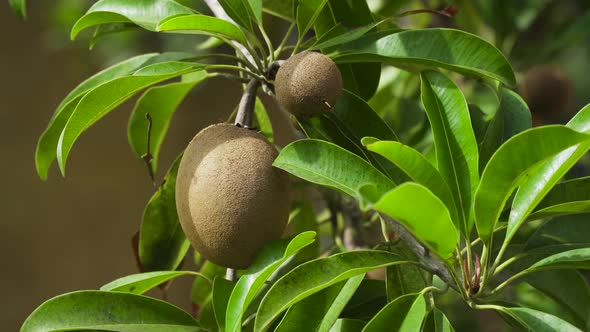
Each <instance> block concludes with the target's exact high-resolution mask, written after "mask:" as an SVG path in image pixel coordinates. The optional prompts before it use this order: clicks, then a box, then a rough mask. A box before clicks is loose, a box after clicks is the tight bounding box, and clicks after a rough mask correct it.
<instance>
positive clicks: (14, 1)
mask: <svg viewBox="0 0 590 332" xmlns="http://www.w3.org/2000/svg"><path fill="white" fill-rule="evenodd" d="M8 3H9V4H10V7H11V8H12V10H14V12H15V13H17V14H18V15H19V16H20V17H22V18H27V2H26V1H25V0H9V1H8Z"/></svg>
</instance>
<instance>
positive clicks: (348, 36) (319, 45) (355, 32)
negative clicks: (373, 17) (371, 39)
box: [311, 21, 383, 50]
mask: <svg viewBox="0 0 590 332" xmlns="http://www.w3.org/2000/svg"><path fill="white" fill-rule="evenodd" d="M382 22H383V21H379V22H374V23H371V24H368V25H365V26H362V27H359V28H355V29H352V30H350V31H347V32H344V33H342V34H339V35H337V36H335V37H333V38H329V39H325V40H322V39H319V40H318V41H317V42H316V43H315V44H313V45H312V47H311V49H315V50H320V49H324V48H330V47H334V46H339V45H342V44H345V43H349V42H351V41H354V40H357V39H359V38H360V37H362V36H364V35H365V34H367V33H368V32H369V31H371V30H373V29H374V28H375V27H377V26H378V25H379V24H381V23H382Z"/></svg>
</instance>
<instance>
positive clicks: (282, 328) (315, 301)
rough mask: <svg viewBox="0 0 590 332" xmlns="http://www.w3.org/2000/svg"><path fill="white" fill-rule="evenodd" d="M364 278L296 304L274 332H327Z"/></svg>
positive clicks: (352, 280) (354, 278) (353, 278)
mask: <svg viewBox="0 0 590 332" xmlns="http://www.w3.org/2000/svg"><path fill="white" fill-rule="evenodd" d="M364 277H365V274H364V273H363V274H359V275H357V276H354V277H352V278H350V279H348V280H347V281H342V282H340V283H338V284H336V285H333V286H330V287H328V288H326V289H324V290H322V291H320V292H317V293H315V294H313V295H311V296H309V297H307V298H306V299H304V300H302V301H300V302H297V303H296V304H295V305H293V306H292V307H291V308H289V310H288V311H287V313H286V314H285V316H284V317H283V319H282V320H281V323H280V324H279V325H278V326H277V328H276V329H275V332H287V331H294V332H297V331H317V332H328V331H329V330H330V327H332V325H334V323H335V322H336V320H337V319H338V316H339V315H340V313H341V312H342V310H343V309H344V307H345V306H346V303H347V302H348V300H350V298H351V297H352V295H353V294H354V292H355V291H356V290H357V288H358V286H359V285H360V283H361V281H362V280H363V278H364Z"/></svg>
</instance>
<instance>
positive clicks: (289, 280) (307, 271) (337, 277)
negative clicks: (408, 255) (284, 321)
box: [254, 250, 405, 331]
mask: <svg viewBox="0 0 590 332" xmlns="http://www.w3.org/2000/svg"><path fill="white" fill-rule="evenodd" d="M402 263H405V262H404V261H399V260H398V256H397V255H394V254H392V253H389V252H386V251H377V250H359V251H352V252H345V253H341V254H336V255H333V256H330V257H327V258H321V259H317V260H314V261H310V262H307V263H304V264H302V265H299V266H298V267H296V268H294V269H293V270H291V271H290V272H289V273H287V274H286V275H284V276H283V277H282V278H280V279H279V280H278V281H277V282H276V283H275V284H274V285H273V286H272V287H271V288H270V290H269V291H268V293H267V294H266V296H265V297H264V298H263V300H262V302H261V303H260V307H259V308H258V312H257V315H256V323H255V326H254V331H263V330H266V329H267V328H268V327H269V326H270V324H271V323H272V321H273V320H274V319H276V318H277V317H278V315H280V314H281V313H282V312H283V311H285V310H286V309H287V308H289V307H290V306H292V305H293V304H295V303H297V302H299V301H301V300H303V299H305V298H306V297H308V296H310V295H312V294H314V293H316V292H319V291H321V290H322V289H325V288H327V287H329V286H331V285H334V284H337V283H338V282H340V281H343V280H346V279H348V278H351V277H353V276H355V275H358V274H361V273H365V272H367V271H370V270H374V269H377V268H380V267H385V266H389V265H394V264H402Z"/></svg>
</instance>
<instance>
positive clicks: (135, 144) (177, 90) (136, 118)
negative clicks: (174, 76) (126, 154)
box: [127, 72, 208, 173]
mask: <svg viewBox="0 0 590 332" xmlns="http://www.w3.org/2000/svg"><path fill="white" fill-rule="evenodd" d="M201 73H202V75H199V76H198V77H197V78H194V79H192V80H191V81H188V82H178V83H170V84H167V85H162V86H157V87H152V88H150V89H148V90H147V91H146V92H145V93H144V94H143V95H142V96H141V98H139V100H138V101H137V103H136V104H135V108H134V109H133V112H132V113H131V116H130V117H129V123H128V126H127V137H128V140H129V144H130V145H131V148H132V149H133V151H134V152H135V155H136V156H137V157H138V158H140V159H141V158H142V157H143V156H144V155H146V154H147V153H148V149H147V140H148V139H147V133H148V124H149V122H148V119H147V118H146V116H147V114H149V116H150V117H151V119H152V121H151V122H152V123H151V124H152V127H151V136H150V151H149V152H150V153H151V156H152V157H153V159H152V161H151V165H152V169H153V171H154V173H155V172H156V170H157V169H158V157H159V156H160V148H161V146H162V142H163V141H164V138H165V137H166V133H167V132H168V127H169V126H170V120H172V116H173V115H174V112H176V109H177V107H178V105H180V103H181V102H182V100H183V99H184V98H185V97H186V95H187V94H188V93H189V92H190V91H191V89H192V88H193V87H194V86H195V85H197V84H199V83H201V82H202V81H204V80H205V79H207V78H208V76H207V74H206V73H205V72H200V73H199V74H201Z"/></svg>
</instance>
